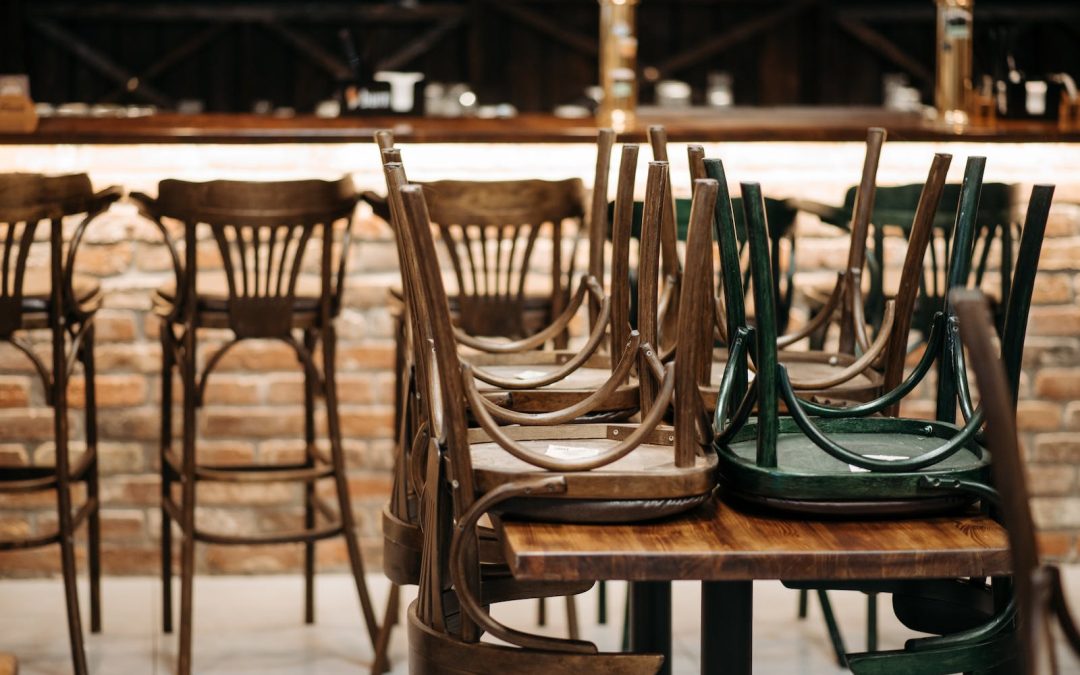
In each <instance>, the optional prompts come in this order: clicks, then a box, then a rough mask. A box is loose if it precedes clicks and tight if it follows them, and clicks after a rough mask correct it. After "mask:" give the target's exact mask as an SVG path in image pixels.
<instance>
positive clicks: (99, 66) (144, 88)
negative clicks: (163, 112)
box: [30, 17, 175, 108]
mask: <svg viewBox="0 0 1080 675" xmlns="http://www.w3.org/2000/svg"><path fill="white" fill-rule="evenodd" d="M30 25H31V26H33V27H34V28H35V29H36V30H37V31H38V32H39V33H41V34H42V35H43V36H45V37H46V38H48V39H50V40H52V41H53V42H54V43H56V45H57V46H59V47H61V48H63V49H66V50H67V51H69V52H71V53H72V54H74V55H75V56H77V57H78V58H79V60H80V61H81V62H82V63H83V64H84V65H86V66H87V67H89V68H91V69H93V70H96V71H97V72H98V73H100V74H101V75H104V76H105V77H107V78H108V79H110V80H112V81H114V82H116V83H117V84H120V85H121V86H123V87H124V88H125V89H127V90H128V91H129V92H131V93H132V94H135V95H136V96H140V97H142V98H143V99H145V100H147V101H149V102H150V103H153V104H154V105H159V106H162V107H166V108H172V107H175V102H174V101H173V99H172V98H171V97H169V96H166V95H165V94H164V93H162V92H160V91H158V90H157V89H155V88H153V87H152V86H150V85H148V84H146V83H145V82H142V81H140V80H139V78H137V77H135V75H134V74H132V73H131V72H129V71H128V70H126V69H124V68H123V67H122V66H120V65H119V64H117V63H116V62H115V61H113V60H112V59H110V58H109V57H108V56H106V55H105V54H102V53H101V52H100V51H98V50H97V49H95V48H94V47H91V46H90V45H88V44H87V43H86V42H84V41H83V40H82V38H80V37H79V36H77V35H75V34H74V33H72V32H71V31H69V30H67V29H66V28H64V27H63V26H61V25H60V24H58V23H56V22H54V21H51V20H49V19H45V18H42V17H38V18H34V19H31V20H30Z"/></svg>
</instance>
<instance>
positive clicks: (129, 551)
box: [101, 543, 175, 575]
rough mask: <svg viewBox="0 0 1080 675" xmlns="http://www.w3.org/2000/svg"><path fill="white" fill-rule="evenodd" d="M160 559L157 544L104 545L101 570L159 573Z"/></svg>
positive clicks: (110, 572) (109, 572) (107, 572)
mask: <svg viewBox="0 0 1080 675" xmlns="http://www.w3.org/2000/svg"><path fill="white" fill-rule="evenodd" d="M174 559H175V558H174ZM160 561H161V553H160V551H159V549H158V548H157V547H156V546H148V545H146V544H143V545H132V546H117V545H116V544H111V543H107V544H104V545H102V551H101V570H102V572H103V573H104V574H109V575H113V574H142V575H145V574H159V573H160V572H159V571H160V569H161V562H160Z"/></svg>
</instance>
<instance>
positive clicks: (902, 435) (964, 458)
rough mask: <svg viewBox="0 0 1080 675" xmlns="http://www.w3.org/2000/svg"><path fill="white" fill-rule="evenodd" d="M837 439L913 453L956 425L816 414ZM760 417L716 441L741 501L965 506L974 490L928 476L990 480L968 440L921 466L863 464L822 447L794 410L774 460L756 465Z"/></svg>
mask: <svg viewBox="0 0 1080 675" xmlns="http://www.w3.org/2000/svg"><path fill="white" fill-rule="evenodd" d="M815 423H816V424H817V425H818V427H819V428H820V429H821V430H822V431H823V432H824V433H826V434H827V435H828V437H829V438H830V439H832V440H833V441H834V442H836V443H838V444H839V445H841V446H843V447H845V448H847V449H848V450H851V451H852V452H856V453H858V454H860V455H863V456H874V457H875V458H876V459H893V458H909V457H915V456H918V455H922V454H924V453H926V452H929V451H931V450H934V449H936V448H939V447H941V446H942V445H944V444H945V443H946V442H947V441H948V439H949V438H951V437H952V436H954V435H955V434H956V433H957V432H958V429H957V427H955V426H954V425H951V424H946V423H944V422H929V421H925V420H908V419H897V418H882V417H871V418H862V419H837V420H823V419H818V420H815ZM756 434H757V423H756V422H750V423H748V424H747V425H746V426H745V427H744V428H743V429H742V430H740V431H739V433H737V434H736V435H735V437H734V438H732V439H731V440H730V441H729V442H728V443H727V444H724V445H721V444H717V446H716V449H717V451H718V453H719V456H720V480H721V485H722V486H723V489H724V493H725V494H726V495H728V496H730V497H732V498H734V499H736V500H738V501H745V502H752V503H755V504H758V505H761V506H765V507H768V508H772V509H776V510H780V511H790V512H797V513H803V514H807V513H809V514H818V515H843V516H859V515H865V516H875V515H882V516H883V515H888V516H896V515H903V514H908V515H916V514H926V513H934V512H940V511H943V510H948V509H951V508H957V507H961V506H966V505H968V504H970V503H971V502H972V501H974V498H972V497H970V496H968V495H964V494H958V493H941V492H934V491H929V490H927V489H926V488H925V486H923V485H922V483H923V481H924V479H925V478H927V477H936V478H955V479H963V480H971V481H979V482H986V481H987V480H988V476H989V461H990V460H989V455H987V454H986V453H983V452H981V450H980V449H979V448H978V446H976V445H974V444H971V445H969V446H965V447H962V448H960V449H959V451H957V452H956V453H955V454H953V455H952V456H951V457H948V458H947V459H945V460H943V461H941V462H939V463H937V464H934V465H932V466H930V467H927V468H925V469H921V470H918V471H906V472H896V473H885V472H878V471H875V472H873V473H870V472H865V471H863V470H861V469H859V468H858V467H854V466H852V465H849V464H848V463H846V462H843V461H841V460H839V459H836V458H835V457H833V456H832V455H829V454H828V453H826V452H825V451H824V450H822V449H821V448H819V447H818V446H817V445H815V444H814V442H813V441H812V440H811V439H810V438H808V437H807V436H806V435H805V434H803V433H802V432H801V431H800V430H799V429H798V427H797V426H796V425H795V422H794V420H792V419H791V418H787V417H785V418H781V420H780V435H779V438H778V440H777V445H776V451H777V466H776V467H774V468H766V467H758V466H757V465H756V464H755V455H756V452H757V440H756Z"/></svg>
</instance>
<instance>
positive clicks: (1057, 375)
mask: <svg viewBox="0 0 1080 675" xmlns="http://www.w3.org/2000/svg"><path fill="white" fill-rule="evenodd" d="M1035 395H1036V396H1039V397H1042V398H1049V399H1056V400H1071V399H1076V398H1080V368H1043V369H1042V370H1040V371H1039V372H1038V373H1037V374H1036V375H1035Z"/></svg>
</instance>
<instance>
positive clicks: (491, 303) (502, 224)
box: [421, 178, 585, 338]
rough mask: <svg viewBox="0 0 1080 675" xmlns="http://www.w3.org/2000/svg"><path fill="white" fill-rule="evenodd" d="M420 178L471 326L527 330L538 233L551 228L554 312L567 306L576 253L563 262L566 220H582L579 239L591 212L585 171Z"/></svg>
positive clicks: (505, 332)
mask: <svg viewBox="0 0 1080 675" xmlns="http://www.w3.org/2000/svg"><path fill="white" fill-rule="evenodd" d="M421 185H422V186H423V190H424V197H425V198H426V200H427V204H428V212H429V213H430V215H431V218H432V222H434V223H436V224H437V225H438V227H439V232H440V235H441V238H442V241H443V244H444V248H445V250H446V252H447V255H448V256H449V258H450V263H451V265H452V266H453V270H454V276H455V279H456V281H457V287H458V288H457V290H458V302H459V310H458V311H459V313H460V319H459V320H460V323H461V327H462V328H463V329H464V330H465V332H467V333H470V334H474V335H500V336H506V337H512V338H522V337H526V336H527V335H528V332H527V329H526V326H525V325H524V311H525V308H524V301H525V294H526V282H527V279H528V274H529V272H530V269H531V267H532V262H533V260H532V257H533V252H534V250H535V247H536V243H537V240H538V238H539V235H540V233H541V231H542V230H544V229H548V228H550V232H551V307H552V315H553V316H555V315H557V314H558V313H559V311H561V309H562V307H563V301H564V295H565V293H566V290H567V289H568V288H569V287H570V279H569V277H570V276H572V274H573V265H572V262H573V256H574V255H575V254H576V245H574V246H573V247H572V249H571V251H570V260H569V261H565V262H564V259H563V256H564V254H565V252H564V251H563V221H565V220H570V219H572V220H576V221H577V222H578V226H577V229H578V232H576V233H575V235H574V236H575V240H574V241H575V244H576V237H577V236H578V235H579V234H581V233H582V229H583V228H582V227H581V224H582V219H583V217H584V214H585V211H584V186H583V184H582V182H581V180H580V179H577V178H571V179H567V180H561V181H546V180H512V181H460V180H440V181H433V182H426V183H421ZM567 262H569V263H571V264H569V265H567V264H566V263H567ZM567 268H569V269H567Z"/></svg>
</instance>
